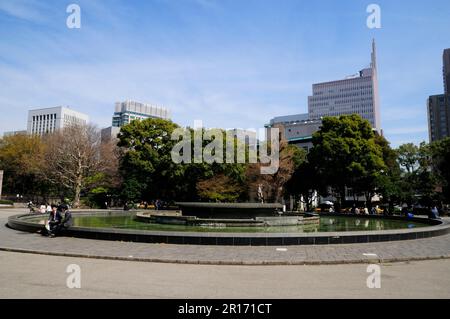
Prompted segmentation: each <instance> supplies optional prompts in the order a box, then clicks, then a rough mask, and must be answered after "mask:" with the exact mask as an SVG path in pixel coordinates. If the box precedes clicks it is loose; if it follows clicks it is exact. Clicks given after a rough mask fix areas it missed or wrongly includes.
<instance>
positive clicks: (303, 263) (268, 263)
mask: <svg viewBox="0 0 450 319" xmlns="http://www.w3.org/2000/svg"><path fill="white" fill-rule="evenodd" d="M0 251H6V252H15V253H26V254H36V255H47V256H57V257H74V258H88V259H104V260H118V261H139V262H149V263H166V264H188V265H223V266H319V265H346V264H387V263H401V262H412V261H424V260H441V259H450V255H443V256H430V257H406V258H405V257H399V258H386V259H383V258H372V259H365V258H361V259H353V260H351V259H350V260H304V261H289V260H286V261H244V260H231V261H230V260H185V259H161V258H144V257H126V256H107V255H89V254H77V253H60V252H50V251H38V250H28V249H19V248H8V247H0Z"/></svg>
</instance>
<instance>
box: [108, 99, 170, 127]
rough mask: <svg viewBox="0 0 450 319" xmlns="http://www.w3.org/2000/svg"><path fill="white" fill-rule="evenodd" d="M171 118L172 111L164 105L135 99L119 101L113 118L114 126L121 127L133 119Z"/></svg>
mask: <svg viewBox="0 0 450 319" xmlns="http://www.w3.org/2000/svg"><path fill="white" fill-rule="evenodd" d="M151 117H153V118H161V119H165V120H169V119H170V111H169V110H168V109H166V108H163V107H158V106H155V105H151V104H146V103H140V102H135V101H125V102H117V103H116V107H115V112H114V115H113V118H112V126H114V127H121V126H124V125H126V124H128V123H130V122H131V121H133V120H144V119H147V118H151Z"/></svg>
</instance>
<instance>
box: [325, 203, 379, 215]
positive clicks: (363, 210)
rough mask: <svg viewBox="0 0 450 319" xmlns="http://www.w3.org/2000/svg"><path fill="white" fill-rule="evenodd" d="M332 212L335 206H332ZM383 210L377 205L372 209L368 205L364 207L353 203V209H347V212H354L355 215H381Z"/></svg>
mask: <svg viewBox="0 0 450 319" xmlns="http://www.w3.org/2000/svg"><path fill="white" fill-rule="evenodd" d="M330 212H332V213H334V212H335V210H334V207H333V206H332V207H331V208H330ZM382 212H383V211H382V210H381V209H380V207H379V206H378V205H377V206H372V207H371V208H370V209H369V208H367V206H364V207H361V208H360V207H358V206H356V205H353V207H352V208H351V209H348V208H347V209H346V210H345V213H347V214H353V215H379V214H381V213H382Z"/></svg>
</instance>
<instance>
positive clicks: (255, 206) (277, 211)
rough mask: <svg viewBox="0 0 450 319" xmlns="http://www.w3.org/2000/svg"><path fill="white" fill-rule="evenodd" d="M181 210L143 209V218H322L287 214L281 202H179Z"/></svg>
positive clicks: (196, 221)
mask: <svg viewBox="0 0 450 319" xmlns="http://www.w3.org/2000/svg"><path fill="white" fill-rule="evenodd" d="M177 206H178V207H179V208H180V212H178V213H175V214H174V213H172V212H170V211H169V212H158V211H156V212H140V213H137V214H136V218H137V219H138V220H139V221H143V222H151V223H156V224H172V225H186V226H208V227H260V228H262V227H274V226H278V227H281V226H297V225H307V224H313V223H319V217H318V216H313V215H307V214H306V215H305V214H299V213H293V212H291V213H285V212H284V211H283V208H284V207H283V205H281V204H259V203H235V204H229V203H192V202H189V203H177Z"/></svg>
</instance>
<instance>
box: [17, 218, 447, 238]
mask: <svg viewBox="0 0 450 319" xmlns="http://www.w3.org/2000/svg"><path fill="white" fill-rule="evenodd" d="M78 214H89V213H78ZM102 214H103V212H102ZM31 216H34V215H30V214H21V215H14V216H10V217H9V218H8V226H9V227H11V228H13V229H16V230H20V231H26V232H37V231H38V230H40V229H42V225H37V224H35V223H31V222H27V221H26V218H27V217H31ZM352 217H355V216H349V218H352ZM365 218H373V219H379V218H385V219H396V220H399V219H402V218H399V217H380V216H372V217H370V216H367V217H365ZM412 221H416V222H421V223H427V224H429V225H430V226H427V227H422V228H414V229H398V230H381V231H353V232H328V233H324V232H322V233H321V232H317V233H300V234H296V233H281V234H279V233H214V232H209V233H201V232H180V231H142V230H132V229H115V228H88V227H71V228H70V229H69V230H68V231H67V232H66V233H67V235H68V236H73V237H78V238H88V239H99V240H122V241H131V242H145V243H165V244H177V245H212V246H215V245H217V246H219V245H223V246H299V245H336V244H355V243H376V242H389V241H399V240H415V239H423V238H430V237H436V236H442V235H446V234H449V233H450V222H449V221H446V220H445V221H437V220H428V219H420V218H415V219H412Z"/></svg>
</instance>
